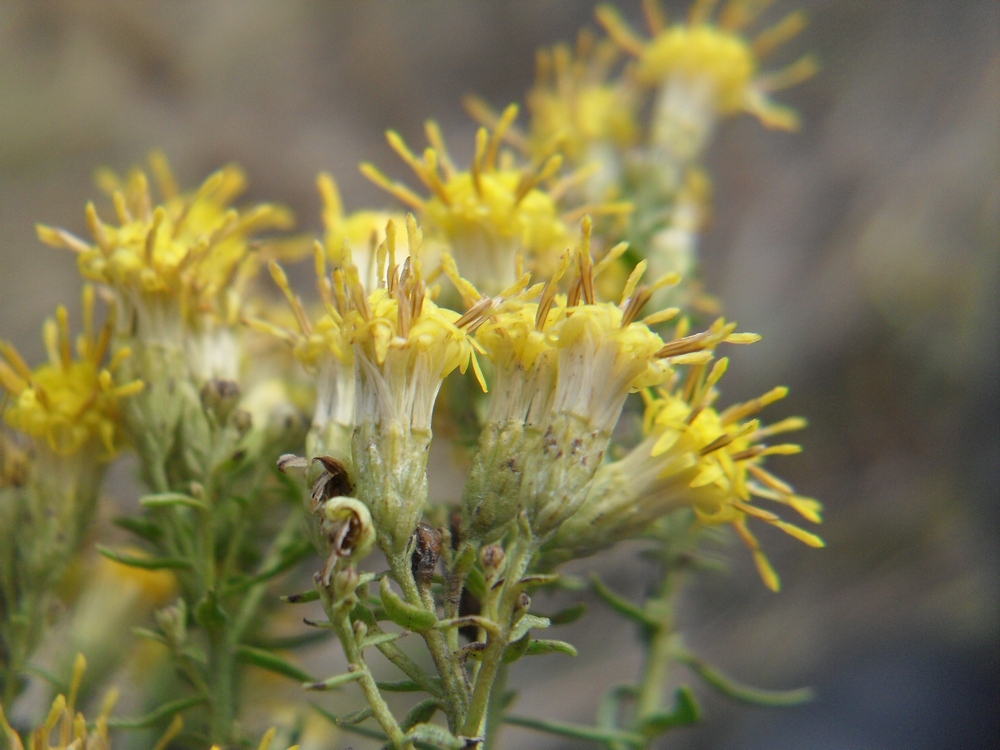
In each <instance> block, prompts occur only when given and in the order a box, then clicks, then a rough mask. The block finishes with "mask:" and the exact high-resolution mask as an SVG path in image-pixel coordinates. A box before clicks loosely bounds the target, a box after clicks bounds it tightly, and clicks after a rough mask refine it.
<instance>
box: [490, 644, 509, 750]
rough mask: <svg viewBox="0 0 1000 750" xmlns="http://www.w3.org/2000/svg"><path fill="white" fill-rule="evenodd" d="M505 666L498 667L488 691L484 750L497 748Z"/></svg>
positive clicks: (501, 717) (501, 719)
mask: <svg viewBox="0 0 1000 750" xmlns="http://www.w3.org/2000/svg"><path fill="white" fill-rule="evenodd" d="M508 671H509V667H508V665H507V664H502V663H501V665H500V669H498V670H497V676H496V679H495V680H494V681H493V689H492V690H491V691H490V701H489V705H488V706H487V709H486V742H485V743H484V749H485V750H493V749H494V748H496V747H497V744H496V743H497V738H498V737H499V736H500V726H501V724H502V722H503V713H504V707H503V702H504V699H505V698H506V697H507V696H506V695H505V693H506V692H507V672H508Z"/></svg>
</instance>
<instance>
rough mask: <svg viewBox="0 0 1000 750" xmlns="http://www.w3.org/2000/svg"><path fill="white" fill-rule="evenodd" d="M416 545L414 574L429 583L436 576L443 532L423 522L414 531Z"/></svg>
mask: <svg viewBox="0 0 1000 750" xmlns="http://www.w3.org/2000/svg"><path fill="white" fill-rule="evenodd" d="M413 537H414V546H413V558H412V560H411V564H412V566H413V575H414V577H415V578H416V579H417V582H418V583H420V584H424V585H427V584H429V583H430V582H431V579H432V578H433V577H434V570H435V568H437V564H438V559H439V558H440V557H441V544H442V542H441V532H440V531H438V530H437V529H435V528H433V527H431V526H428V525H427V524H426V523H422V524H420V525H419V526H417V528H416V531H414V532H413Z"/></svg>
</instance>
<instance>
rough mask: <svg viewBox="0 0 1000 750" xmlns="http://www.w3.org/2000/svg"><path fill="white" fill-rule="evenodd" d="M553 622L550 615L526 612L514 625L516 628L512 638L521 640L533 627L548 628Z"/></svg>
mask: <svg viewBox="0 0 1000 750" xmlns="http://www.w3.org/2000/svg"><path fill="white" fill-rule="evenodd" d="M551 624H552V621H551V620H549V618H548V617H539V616H538V615H532V614H526V615H525V616H524V617H522V618H521V619H520V620H518V623H517V625H515V626H514V630H513V631H512V632H511V634H510V640H511V642H513V641H519V640H521V638H523V637H524V636H525V634H526V633H527V632H528V631H529V630H531V629H532V628H538V629H543V628H547V627H548V626H549V625H551Z"/></svg>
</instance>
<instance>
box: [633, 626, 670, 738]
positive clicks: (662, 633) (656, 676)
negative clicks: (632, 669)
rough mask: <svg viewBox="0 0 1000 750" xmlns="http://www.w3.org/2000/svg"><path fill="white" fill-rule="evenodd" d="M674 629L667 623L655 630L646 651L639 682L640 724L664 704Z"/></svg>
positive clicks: (637, 708)
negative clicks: (664, 687) (664, 690)
mask: <svg viewBox="0 0 1000 750" xmlns="http://www.w3.org/2000/svg"><path fill="white" fill-rule="evenodd" d="M672 637H673V632H672V629H671V628H669V627H667V626H666V625H664V626H660V627H657V628H656V629H655V631H654V632H653V634H652V636H651V638H650V642H649V646H648V649H647V652H646V666H645V667H644V669H643V673H642V681H641V682H640V683H639V697H638V705H637V707H636V711H637V716H638V719H639V724H640V725H641V724H642V722H643V721H644V720H645V719H647V718H649V717H650V716H653V715H654V714H656V713H658V712H660V711H661V709H662V706H663V686H664V685H665V684H666V681H667V668H668V664H669V661H670V657H671V646H672Z"/></svg>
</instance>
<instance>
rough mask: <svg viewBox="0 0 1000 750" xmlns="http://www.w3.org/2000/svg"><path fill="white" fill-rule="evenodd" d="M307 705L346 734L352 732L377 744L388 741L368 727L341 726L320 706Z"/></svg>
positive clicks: (355, 725) (375, 730)
mask: <svg viewBox="0 0 1000 750" xmlns="http://www.w3.org/2000/svg"><path fill="white" fill-rule="evenodd" d="M309 705H310V706H312V707H313V708H314V709H316V712H317V713H319V714H320V715H321V716H323V717H325V718H326V719H328V720H329V721H330V723H332V724H334V725H336V726H338V727H341V728H343V729H344V730H346V731H348V732H354V734H360V735H361V736H362V737H370V738H372V739H374V740H378V741H379V742H385V741H387V740H388V739H389V738H388V737H386V736H385V735H384V734H383V733H382V732H380V731H378V730H377V729H370V728H369V727H362V726H358V725H357V724H341V723H340V720H339V719H337V717H336V716H334V715H333V714H332V713H330V712H329V711H327V710H326V709H325V708H323V707H322V706H317V705H316V704H315V703H310V704H309ZM345 718H346V717H345Z"/></svg>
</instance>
